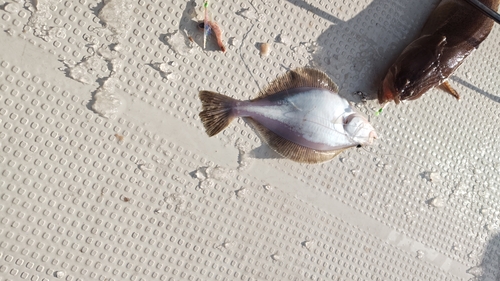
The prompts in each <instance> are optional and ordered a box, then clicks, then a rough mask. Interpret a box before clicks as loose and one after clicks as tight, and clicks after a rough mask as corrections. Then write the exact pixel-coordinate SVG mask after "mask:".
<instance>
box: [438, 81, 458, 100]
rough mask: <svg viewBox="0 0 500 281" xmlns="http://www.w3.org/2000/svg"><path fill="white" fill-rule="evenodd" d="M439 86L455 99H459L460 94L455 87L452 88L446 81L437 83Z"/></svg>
mask: <svg viewBox="0 0 500 281" xmlns="http://www.w3.org/2000/svg"><path fill="white" fill-rule="evenodd" d="M439 88H440V89H441V90H443V91H445V92H447V93H448V94H450V95H452V96H454V97H455V98H456V99H457V100H459V99H460V95H459V94H458V92H457V91H456V90H455V89H453V87H452V86H451V85H450V83H449V82H448V81H444V82H443V83H442V84H441V85H439Z"/></svg>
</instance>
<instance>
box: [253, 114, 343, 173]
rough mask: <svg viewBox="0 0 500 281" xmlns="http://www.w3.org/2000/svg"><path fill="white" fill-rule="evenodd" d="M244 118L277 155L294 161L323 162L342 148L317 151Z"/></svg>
mask: <svg viewBox="0 0 500 281" xmlns="http://www.w3.org/2000/svg"><path fill="white" fill-rule="evenodd" d="M245 120H246V121H248V122H249V123H250V124H252V126H253V127H254V128H255V130H256V131H257V132H258V133H259V134H260V136H261V137H262V139H263V140H264V141H265V142H266V143H267V144H268V145H269V147H271V148H272V149H273V150H274V151H276V152H277V153H278V154H279V155H281V156H283V157H285V158H288V159H291V160H293V161H296V162H301V163H309V164H314V163H320V162H325V161H329V160H332V159H333V158H334V157H335V156H337V155H339V154H340V153H341V152H342V151H343V150H344V149H339V150H330V151H319V150H314V149H311V148H307V147H305V146H302V145H298V144H296V143H294V142H291V141H289V140H287V139H284V138H282V137H280V136H278V135H277V134H275V133H274V132H272V131H270V130H269V129H267V128H266V127H264V126H262V125H261V124H259V123H258V122H256V121H255V120H253V119H252V118H245Z"/></svg>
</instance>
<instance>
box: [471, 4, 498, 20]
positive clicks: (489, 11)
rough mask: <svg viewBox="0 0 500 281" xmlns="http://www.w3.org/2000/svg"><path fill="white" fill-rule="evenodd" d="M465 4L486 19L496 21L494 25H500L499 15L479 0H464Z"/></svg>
mask: <svg viewBox="0 0 500 281" xmlns="http://www.w3.org/2000/svg"><path fill="white" fill-rule="evenodd" d="M465 2H467V3H469V4H471V5H472V6H474V7H475V8H477V9H478V10H479V11H481V12H482V13H483V14H485V15H487V16H488V17H490V18H491V19H493V20H494V21H496V23H498V24H500V15H499V14H498V13H497V12H495V11H493V10H492V9H490V8H489V7H488V6H486V5H484V4H483V3H481V2H480V1H479V0H465Z"/></svg>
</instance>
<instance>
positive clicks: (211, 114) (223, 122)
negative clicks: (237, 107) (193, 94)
mask: <svg viewBox="0 0 500 281" xmlns="http://www.w3.org/2000/svg"><path fill="white" fill-rule="evenodd" d="M199 97H200V100H201V103H202V110H201V112H200V118H201V122H203V126H204V127H205V132H206V133H207V135H209V136H210V137H211V136H214V135H216V134H218V133H219V132H220V131H222V130H224V128H226V127H227V126H228V125H229V123H231V121H232V120H233V119H234V117H236V116H235V114H234V113H233V107H234V104H235V102H236V101H237V100H235V99H233V98H231V97H228V96H225V95H221V94H219V93H216V92H210V91H200V93H199Z"/></svg>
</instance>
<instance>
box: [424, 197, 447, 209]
mask: <svg viewBox="0 0 500 281" xmlns="http://www.w3.org/2000/svg"><path fill="white" fill-rule="evenodd" d="M427 203H428V204H429V206H432V207H434V208H442V207H444V206H446V201H445V200H444V199H443V198H440V197H434V198H432V199H430V200H428V201H427Z"/></svg>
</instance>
